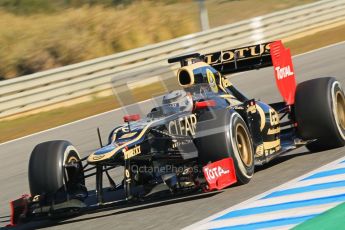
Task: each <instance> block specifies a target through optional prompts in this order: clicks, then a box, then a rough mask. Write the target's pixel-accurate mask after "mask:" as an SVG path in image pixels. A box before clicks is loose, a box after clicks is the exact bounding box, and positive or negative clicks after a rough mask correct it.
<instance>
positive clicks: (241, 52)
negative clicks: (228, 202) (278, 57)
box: [203, 42, 272, 74]
mask: <svg viewBox="0 0 345 230" xmlns="http://www.w3.org/2000/svg"><path fill="white" fill-rule="evenodd" d="M270 44H271V42H267V43H262V44H257V45H252V46H245V47H240V48H235V49H229V50H222V51H218V52H214V53H209V54H205V55H203V56H204V62H206V63H207V64H209V65H211V66H212V67H213V68H215V69H216V70H218V71H219V72H220V73H222V74H230V73H238V72H242V71H247V70H252V69H260V68H264V67H269V66H272V59H271V53H270Z"/></svg>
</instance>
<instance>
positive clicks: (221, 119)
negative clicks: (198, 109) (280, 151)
mask: <svg viewBox="0 0 345 230" xmlns="http://www.w3.org/2000/svg"><path fill="white" fill-rule="evenodd" d="M199 120H200V121H199V122H198V126H197V135H198V137H197V139H196V145H197V149H198V152H199V159H200V160H201V162H202V164H203V165H205V164H207V163H209V162H215V161H218V160H221V159H224V158H228V157H231V158H232V159H233V160H234V164H235V170H236V177H237V181H238V183H239V184H246V183H248V182H249V181H250V180H251V178H252V177H253V174H254V150H253V144H252V141H251V137H250V133H249V130H248V128H247V125H246V123H245V122H244V120H243V119H242V117H241V116H240V115H239V114H238V113H237V112H235V111H232V110H217V111H209V112H205V113H204V114H203V115H202V116H200V119H199Z"/></svg>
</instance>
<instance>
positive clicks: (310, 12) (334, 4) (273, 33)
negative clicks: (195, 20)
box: [0, 0, 345, 118]
mask: <svg viewBox="0 0 345 230" xmlns="http://www.w3.org/2000/svg"><path fill="white" fill-rule="evenodd" d="M344 20H345V1H344V0H324V1H319V2H315V3H312V4H307V5H303V6H299V7H294V8H291V9H287V10H282V11H279V12H276V13H272V14H268V15H265V16H262V17H256V18H252V19H249V20H244V21H240V22H238V23H234V24H229V25H226V26H221V27H217V28H214V29H210V30H206V31H203V32H199V33H194V34H190V35H187V36H183V37H180V38H177V39H172V40H169V41H165V42H161V43H157V44H154V45H149V46H145V47H142V48H138V49H133V50H129V51H125V52H122V53H118V54H115V55H110V56H106V57H102V58H97V59H93V60H90V61H85V62H81V63H78V64H73V65H69V66H65V67H61V68H57V69H53V70H48V71H44V72H40V73H35V74H31V75H27V76H23V77H20V78H14V79H10V80H5V81H1V82H0V118H2V117H7V116H11V115H13V114H18V113H22V112H26V111H30V110H33V109H37V108H40V107H45V106H48V105H52V104H55V103H59V102H63V101H68V100H71V99H75V98H79V97H82V96H85V95H90V94H93V93H97V92H102V91H106V90H108V91H109V90H111V89H112V88H116V91H117V92H122V91H126V89H127V88H128V86H129V85H131V84H132V85H135V83H138V82H139V83H140V82H141V81H146V82H147V78H150V79H154V78H157V77H158V78H159V80H163V81H165V80H167V79H170V78H171V77H173V76H174V75H173V71H175V70H176V69H177V65H172V66H169V65H168V64H167V62H166V60H167V58H168V57H172V56H176V55H180V54H185V53H190V52H201V53H202V52H210V51H215V50H221V49H226V48H233V47H237V46H243V45H249V44H252V43H260V42H264V41H269V40H274V39H282V38H287V37H290V36H294V35H296V34H300V33H305V32H308V31H310V30H313V29H316V28H319V27H322V26H327V25H330V24H334V23H338V22H341V21H344ZM311 42H312V41H311Z"/></svg>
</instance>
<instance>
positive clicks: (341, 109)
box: [335, 91, 345, 130]
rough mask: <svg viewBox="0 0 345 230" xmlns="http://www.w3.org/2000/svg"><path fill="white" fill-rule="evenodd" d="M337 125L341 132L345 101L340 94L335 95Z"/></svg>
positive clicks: (343, 124)
mask: <svg viewBox="0 0 345 230" xmlns="http://www.w3.org/2000/svg"><path fill="white" fill-rule="evenodd" d="M335 98H336V111H337V123H338V126H340V128H341V129H342V130H344V129H345V99H344V95H343V94H342V93H341V92H339V91H338V92H337V93H336V96H335Z"/></svg>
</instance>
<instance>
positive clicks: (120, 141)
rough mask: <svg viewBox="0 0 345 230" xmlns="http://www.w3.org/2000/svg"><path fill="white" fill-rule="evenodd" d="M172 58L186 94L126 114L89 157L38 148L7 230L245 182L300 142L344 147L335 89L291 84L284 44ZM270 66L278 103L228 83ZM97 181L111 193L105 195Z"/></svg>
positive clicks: (58, 144)
mask: <svg viewBox="0 0 345 230" xmlns="http://www.w3.org/2000/svg"><path fill="white" fill-rule="evenodd" d="M168 62H169V63H174V62H180V64H181V67H180V68H179V70H178V72H177V80H178V83H179V84H180V86H181V88H182V89H181V90H175V91H173V92H170V93H169V94H167V95H165V96H163V98H162V103H161V105H160V106H158V107H155V108H152V110H151V112H150V113H149V114H147V115H146V116H145V117H143V118H140V116H139V115H137V114H132V115H127V116H125V117H124V124H123V125H120V126H118V127H116V128H115V129H113V131H112V132H111V133H110V135H109V140H108V144H107V145H106V146H104V147H102V148H100V149H98V150H97V151H95V152H94V153H92V154H91V155H89V156H88V157H86V158H81V157H80V155H79V153H78V151H77V149H76V148H75V147H74V146H73V145H72V144H71V143H70V142H68V141H64V140H56V141H49V142H44V143H40V144H38V145H37V146H36V147H35V148H34V150H33V151H32V154H31V157H30V162H29V184H30V194H31V195H28V196H23V197H22V198H20V199H18V200H15V201H12V202H11V206H12V218H11V220H12V224H13V225H14V224H17V223H20V222H22V221H24V220H30V219H32V218H35V217H40V216H59V215H64V214H66V213H75V212H77V213H78V212H82V211H83V210H88V209H90V207H91V206H92V207H102V206H103V207H104V206H105V205H107V204H109V203H116V202H120V201H119V200H109V199H108V198H106V197H105V193H107V194H109V193H110V194H111V193H112V192H113V193H121V194H123V199H121V201H125V202H134V201H137V202H140V201H142V200H145V199H150V197H152V196H154V194H155V193H156V192H155V191H160V192H161V191H165V192H167V193H169V194H173V195H176V194H181V193H186V192H207V191H212V190H219V189H223V188H225V187H228V186H230V185H232V184H234V183H237V184H245V183H248V182H249V181H250V180H251V178H252V177H253V174H254V167H255V165H262V164H265V163H267V162H269V161H270V160H272V159H273V158H275V157H277V156H279V155H281V154H283V153H286V152H288V151H291V150H293V149H296V148H298V147H300V146H306V147H307V148H308V149H309V150H311V151H319V150H324V149H330V148H336V147H340V146H344V144H345V132H344V131H345V99H344V92H343V90H342V88H341V84H340V83H339V82H338V81H337V80H336V79H335V78H332V77H327V78H317V79H313V80H309V81H306V82H302V83H300V84H298V85H297V86H296V81H295V74H294V69H293V65H292V60H291V55H290V51H289V50H288V49H286V48H285V47H284V46H283V45H282V43H281V42H280V41H276V42H270V43H265V44H259V45H253V46H247V47H242V48H236V49H230V50H224V51H219V52H215V53H209V54H204V55H201V54H197V53H195V54H189V55H185V56H180V57H176V58H171V59H169V60H168ZM269 66H273V67H274V75H275V80H276V83H277V86H278V88H279V91H280V93H281V95H282V97H283V99H284V101H283V102H277V103H273V104H266V103H264V102H262V101H260V100H256V99H250V98H247V97H246V96H245V94H243V93H241V92H240V91H239V90H237V89H236V87H235V86H234V85H232V84H231V82H230V81H229V80H228V79H227V78H226V77H225V75H227V74H231V73H236V72H241V71H247V70H252V69H258V68H263V67H269ZM272 80H273V79H272ZM114 168H115V169H121V170H123V179H122V180H121V181H119V182H118V183H117V184H116V183H115V182H114V180H113V178H112V177H111V176H110V174H109V171H110V170H113V169H114ZM89 177H95V179H96V186H95V187H96V188H95V196H90V191H91V190H90V189H89V188H86V183H85V180H86V178H89ZM103 177H107V178H108V181H109V184H110V191H109V188H107V190H105V189H104V186H103ZM157 187H160V188H163V190H157ZM160 192H158V193H160ZM93 197H96V199H95V202H94V204H93V205H89V204H90V202H89V200H90V199H94V198H93Z"/></svg>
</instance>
